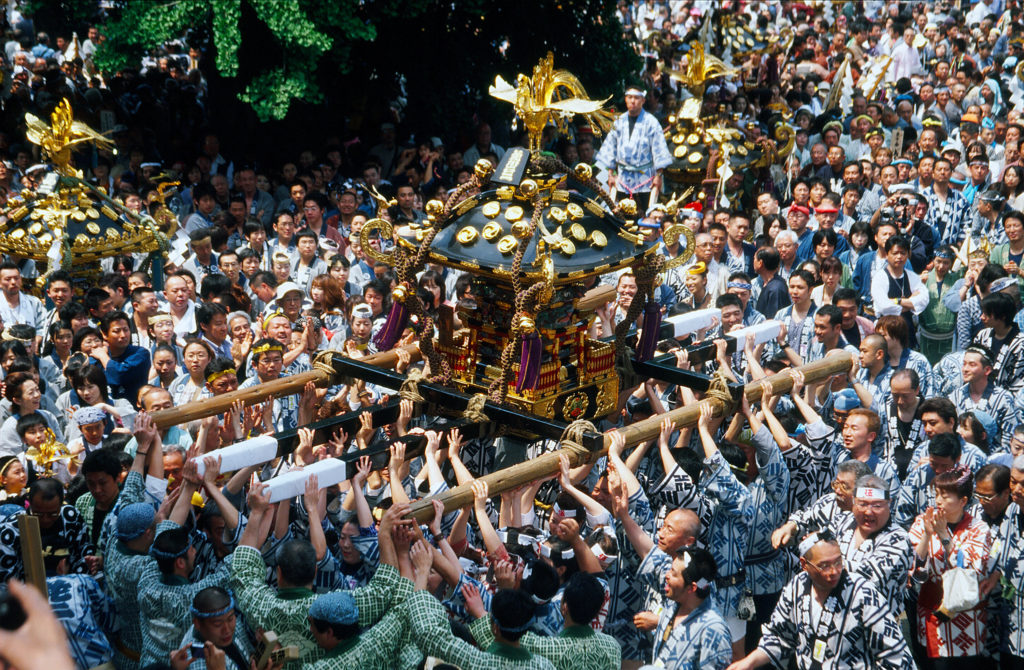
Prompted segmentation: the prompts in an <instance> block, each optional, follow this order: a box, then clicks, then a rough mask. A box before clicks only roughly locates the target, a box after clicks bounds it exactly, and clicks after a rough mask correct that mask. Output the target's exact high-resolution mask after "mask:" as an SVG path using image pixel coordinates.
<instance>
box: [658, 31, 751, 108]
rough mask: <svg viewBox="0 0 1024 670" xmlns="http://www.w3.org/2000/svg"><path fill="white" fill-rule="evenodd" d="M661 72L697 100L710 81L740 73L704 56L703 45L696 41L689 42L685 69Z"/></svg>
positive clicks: (665, 69) (663, 68)
mask: <svg viewBox="0 0 1024 670" xmlns="http://www.w3.org/2000/svg"><path fill="white" fill-rule="evenodd" d="M662 71H663V72H666V73H668V75H669V77H671V78H672V79H675V80H676V81H678V82H680V83H681V84H682V85H683V86H685V87H686V88H687V89H688V90H689V91H690V92H691V93H693V95H694V96H696V97H697V98H700V97H701V96H702V95H704V85H705V84H706V83H707V82H708V81H710V80H711V79H717V78H719V77H732V76H734V75H738V74H739V73H740V71H739V70H737V69H736V68H733V67H730V66H728V65H726V64H725V62H724V61H723V60H722V59H720V58H717V57H716V56H713V55H711V54H705V52H704V45H703V44H701V43H700V42H697V41H694V42H690V51H689V53H687V54H686V67H685V68H684V69H683V70H672V69H669V68H667V67H662Z"/></svg>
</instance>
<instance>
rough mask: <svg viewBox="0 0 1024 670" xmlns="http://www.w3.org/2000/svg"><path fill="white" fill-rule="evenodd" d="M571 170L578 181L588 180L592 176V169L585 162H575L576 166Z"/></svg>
mask: <svg viewBox="0 0 1024 670" xmlns="http://www.w3.org/2000/svg"><path fill="white" fill-rule="evenodd" d="M573 172H575V173H576V178H577V179H579V180H580V181H589V180H590V179H591V178H592V177H593V176H594V170H593V168H591V167H590V166H589V165H587V164H586V163H577V164H576V167H574V168H573Z"/></svg>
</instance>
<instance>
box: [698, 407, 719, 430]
mask: <svg viewBox="0 0 1024 670" xmlns="http://www.w3.org/2000/svg"><path fill="white" fill-rule="evenodd" d="M714 411H715V408H714V407H712V406H711V403H709V402H708V401H706V400H705V401H703V402H701V404H700V416H699V417H697V427H698V428H700V429H702V430H710V427H711V415H712V414H713V413H714Z"/></svg>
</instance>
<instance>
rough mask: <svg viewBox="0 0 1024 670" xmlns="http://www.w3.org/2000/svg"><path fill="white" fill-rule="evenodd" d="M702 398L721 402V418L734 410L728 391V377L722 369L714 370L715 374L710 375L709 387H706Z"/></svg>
mask: <svg viewBox="0 0 1024 670" xmlns="http://www.w3.org/2000/svg"><path fill="white" fill-rule="evenodd" d="M704 397H705V398H707V399H710V400H720V401H721V402H722V416H723V417H724V416H725V415H727V414H729V413H730V412H732V411H733V409H735V403H734V402H733V399H732V393H731V392H730V391H729V377H727V376H726V374H725V372H724V371H723V370H722V368H718V369H717V370H715V373H714V374H713V375H711V385H710V386H709V387H708V390H707V391H705V392H704Z"/></svg>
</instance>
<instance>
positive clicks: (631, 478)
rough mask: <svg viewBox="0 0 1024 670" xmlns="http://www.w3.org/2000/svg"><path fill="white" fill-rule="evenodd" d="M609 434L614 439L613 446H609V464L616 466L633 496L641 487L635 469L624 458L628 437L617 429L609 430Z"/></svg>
mask: <svg viewBox="0 0 1024 670" xmlns="http://www.w3.org/2000/svg"><path fill="white" fill-rule="evenodd" d="M608 435H609V436H611V440H612V443H611V446H609V447H608V464H609V466H612V465H614V466H615V471H616V472H617V473H618V474H619V478H620V479H621V480H622V483H623V484H625V486H626V488H627V489H628V493H629V495H630V496H632V495H633V494H634V493H636V492H637V491H639V490H640V488H641V487H640V481H639V480H638V479H637V478H636V475H635V474H633V471H632V470H630V469H629V466H627V465H626V463H625V462H624V461H623V460H622V450H623V449H625V447H626V438H625V437H623V435H622V433H620V432H619V431H617V430H612V431H609V432H608Z"/></svg>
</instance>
